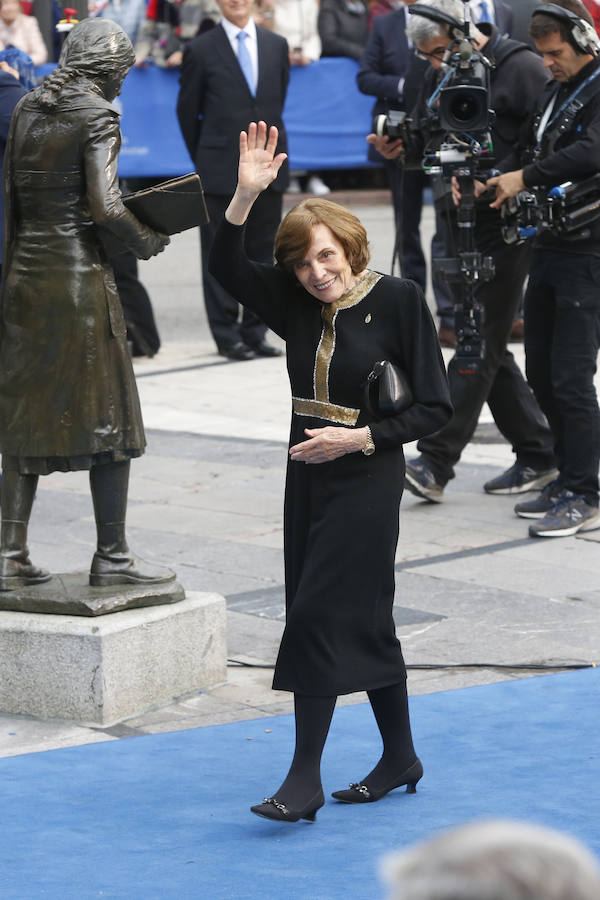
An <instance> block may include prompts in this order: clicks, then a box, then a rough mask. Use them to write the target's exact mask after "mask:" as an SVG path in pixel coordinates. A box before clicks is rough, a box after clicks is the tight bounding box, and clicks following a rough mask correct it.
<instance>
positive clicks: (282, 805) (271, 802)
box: [263, 797, 290, 816]
mask: <svg viewBox="0 0 600 900" xmlns="http://www.w3.org/2000/svg"><path fill="white" fill-rule="evenodd" d="M263 803H267V804H269V805H270V806H274V807H275V809H278V810H279V812H280V813H283V815H284V816H289V814H290V811H289V809H288V808H287V806H286V805H285V803H280V802H279V801H278V800H276V799H275V797H265V798H264V800H263Z"/></svg>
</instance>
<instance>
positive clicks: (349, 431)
mask: <svg viewBox="0 0 600 900" xmlns="http://www.w3.org/2000/svg"><path fill="white" fill-rule="evenodd" d="M304 434H306V435H307V436H308V440H307V441H302V443H301V444H296V445H295V446H294V447H290V459H293V460H294V462H303V463H312V464H315V463H324V462H331V460H332V459H338V457H340V456H345V455H346V453H356V452H357V451H359V450H364V448H365V444H366V440H367V429H366V428H334V427H332V426H331V425H328V426H327V427H326V428H305V429H304Z"/></svg>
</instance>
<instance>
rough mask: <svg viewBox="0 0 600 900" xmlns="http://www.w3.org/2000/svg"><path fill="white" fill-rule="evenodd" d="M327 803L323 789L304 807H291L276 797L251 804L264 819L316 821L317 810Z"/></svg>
mask: <svg viewBox="0 0 600 900" xmlns="http://www.w3.org/2000/svg"><path fill="white" fill-rule="evenodd" d="M324 804H325V797H324V796H323V790H322V789H321V790H320V791H319V792H318V793H317V794H315V796H314V797H313V798H312V800H311V801H310V803H308V804H307V805H306V806H305V807H304V809H300V810H298V809H290V808H289V807H288V806H286V805H285V803H281V802H280V801H279V800H277V799H276V798H275V797H265V799H264V800H263V802H262V803H259V804H258V805H257V806H251V807H250V812H253V813H254V814H255V815H257V816H261V817H262V818H263V819H272V820H273V821H274V822H298V821H300V819H306V820H307V821H309V822H314V821H315V819H316V817H317V810H319V809H321V807H322V806H324Z"/></svg>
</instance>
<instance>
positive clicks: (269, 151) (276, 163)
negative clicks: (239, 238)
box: [225, 122, 287, 225]
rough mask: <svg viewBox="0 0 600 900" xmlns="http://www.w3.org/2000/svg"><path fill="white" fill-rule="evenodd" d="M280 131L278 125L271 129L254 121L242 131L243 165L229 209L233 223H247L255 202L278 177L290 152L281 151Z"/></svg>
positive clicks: (241, 153) (241, 161) (262, 123)
mask: <svg viewBox="0 0 600 900" xmlns="http://www.w3.org/2000/svg"><path fill="white" fill-rule="evenodd" d="M278 137H279V132H278V131H277V129H276V128H275V126H274V125H271V127H270V128H269V129H268V134H267V125H266V123H265V122H259V123H258V125H257V124H256V122H250V125H249V126H248V131H247V132H246V131H242V133H241V134H240V165H239V169H238V183H237V187H236V189H235V194H234V195H233V197H232V198H231V203H230V204H229V206H228V207H227V209H226V211H225V218H226V219H227V221H228V222H231V224H232V225H243V224H244V222H245V221H246V219H247V218H248V215H249V213H250V210H251V209H252V204H253V203H254V201H255V200H256V198H257V197H258V195H259V194H260V193H262V191H264V190H266V189H267V188H268V187H269V185H270V184H271V182H273V181H275V179H276V178H277V173H278V172H279V170H280V168H281V164H282V163H283V161H284V160H285V158H286V156H287V154H286V153H278V154H277V156H275V150H276V149H277V138H278Z"/></svg>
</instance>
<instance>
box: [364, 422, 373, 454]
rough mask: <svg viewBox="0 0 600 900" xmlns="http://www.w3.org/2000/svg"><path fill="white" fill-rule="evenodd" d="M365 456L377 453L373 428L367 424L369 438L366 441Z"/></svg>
mask: <svg viewBox="0 0 600 900" xmlns="http://www.w3.org/2000/svg"><path fill="white" fill-rule="evenodd" d="M362 452H363V453H364V455H365V456H373V454H374V453H375V444H374V443H373V435H372V434H371V429H370V428H369V426H368V425H367V439H366V441H365V446H364V448H363V451H362Z"/></svg>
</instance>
